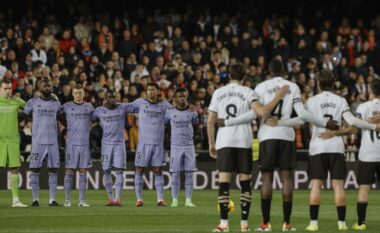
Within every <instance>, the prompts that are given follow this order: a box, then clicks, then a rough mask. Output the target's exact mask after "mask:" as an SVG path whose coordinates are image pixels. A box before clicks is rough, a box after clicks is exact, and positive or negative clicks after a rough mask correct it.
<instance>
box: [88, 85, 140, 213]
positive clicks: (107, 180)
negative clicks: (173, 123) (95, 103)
mask: <svg viewBox="0 0 380 233" xmlns="http://www.w3.org/2000/svg"><path fill="white" fill-rule="evenodd" d="M134 112H135V108H134V107H133V105H132V104H125V103H117V102H116V99H115V93H114V92H108V93H107V94H106V102H105V104H104V105H103V106H99V107H97V108H96V109H95V111H94V113H93V115H92V120H96V119H98V120H99V124H100V126H101V127H102V130H103V136H102V145H101V162H102V169H103V172H104V173H103V184H104V187H105V189H106V192H107V195H108V202H107V204H106V206H121V205H122V204H121V200H120V198H121V191H122V189H123V184H124V176H123V171H124V170H125V169H126V166H127V164H126V163H127V161H126V149H125V142H124V129H125V122H126V117H127V114H128V113H134ZM112 170H113V171H114V173H115V176H116V178H115V182H114V184H113V182H112V176H111V171H112ZM113 186H115V193H113Z"/></svg>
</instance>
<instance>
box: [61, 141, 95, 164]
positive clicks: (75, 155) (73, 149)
mask: <svg viewBox="0 0 380 233" xmlns="http://www.w3.org/2000/svg"><path fill="white" fill-rule="evenodd" d="M91 166H92V162H91V151H90V145H73V144H71V143H70V142H67V143H66V148H65V168H70V169H77V168H90V167H91Z"/></svg>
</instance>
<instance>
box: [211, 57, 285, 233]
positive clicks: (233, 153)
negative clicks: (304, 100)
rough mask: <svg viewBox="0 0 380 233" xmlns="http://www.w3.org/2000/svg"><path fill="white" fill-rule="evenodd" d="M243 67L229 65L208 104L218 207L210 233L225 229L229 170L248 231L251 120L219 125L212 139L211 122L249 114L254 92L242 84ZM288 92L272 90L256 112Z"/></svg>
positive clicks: (244, 229) (268, 108) (244, 228)
mask: <svg viewBox="0 0 380 233" xmlns="http://www.w3.org/2000/svg"><path fill="white" fill-rule="evenodd" d="M245 74H246V70H245V68H244V65H243V64H241V63H237V64H232V65H230V67H229V76H230V79H231V81H230V83H229V84H228V85H226V86H224V87H222V88H219V89H217V90H216V91H215V92H214V94H213V96H212V100H211V103H210V106H209V113H208V114H209V115H208V122H207V134H208V141H209V153H210V156H211V157H212V158H215V159H216V168H217V170H218V172H219V194H218V205H219V209H220V223H219V224H218V225H217V226H216V227H215V229H214V230H213V232H228V231H229V226H228V204H229V201H230V195H229V192H230V182H231V175H232V173H233V172H236V173H238V174H239V182H240V186H241V195H240V202H241V213H242V216H241V222H240V230H241V231H242V232H247V231H250V228H249V224H248V216H249V209H250V205H251V173H252V151H251V146H252V138H253V135H252V130H251V123H250V122H247V123H244V124H240V125H236V126H232V127H222V128H219V130H218V133H217V136H216V142H215V124H216V123H217V119H218V118H221V119H233V118H235V117H238V116H240V115H243V114H246V113H249V112H250V111H251V110H250V106H251V103H252V101H253V100H254V99H255V93H254V91H253V90H252V89H251V88H248V87H245V86H242V85H241V83H242V81H243V80H244V77H245ZM287 92H288V89H287V87H286V86H285V87H283V88H281V89H280V91H278V92H276V95H275V97H274V98H273V100H272V101H271V102H270V103H269V104H268V105H266V106H261V108H260V112H261V113H262V114H263V115H265V114H268V113H269V112H270V111H272V109H273V108H274V107H275V106H276V104H277V103H278V102H279V101H280V100H281V99H282V97H283V96H284V95H285V94H286V93H287Z"/></svg>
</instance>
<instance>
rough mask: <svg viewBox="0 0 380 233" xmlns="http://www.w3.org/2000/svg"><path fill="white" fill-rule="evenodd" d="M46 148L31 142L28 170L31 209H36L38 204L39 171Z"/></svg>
mask: <svg viewBox="0 0 380 233" xmlns="http://www.w3.org/2000/svg"><path fill="white" fill-rule="evenodd" d="M45 149H46V148H45V147H44V146H43V145H39V144H37V143H33V142H32V151H31V154H30V161H29V168H30V170H31V173H30V187H31V188H32V196H33V202H32V207H38V206H39V205H40V204H39V196H38V194H39V189H40V171H41V167H42V163H43V161H44V159H45V156H46V150H45Z"/></svg>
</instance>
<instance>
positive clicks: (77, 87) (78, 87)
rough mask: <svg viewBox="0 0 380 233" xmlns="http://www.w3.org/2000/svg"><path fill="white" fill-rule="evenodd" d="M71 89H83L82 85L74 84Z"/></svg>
mask: <svg viewBox="0 0 380 233" xmlns="http://www.w3.org/2000/svg"><path fill="white" fill-rule="evenodd" d="M73 89H75V90H80V89H83V85H82V84H75V86H74V88H73Z"/></svg>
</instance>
